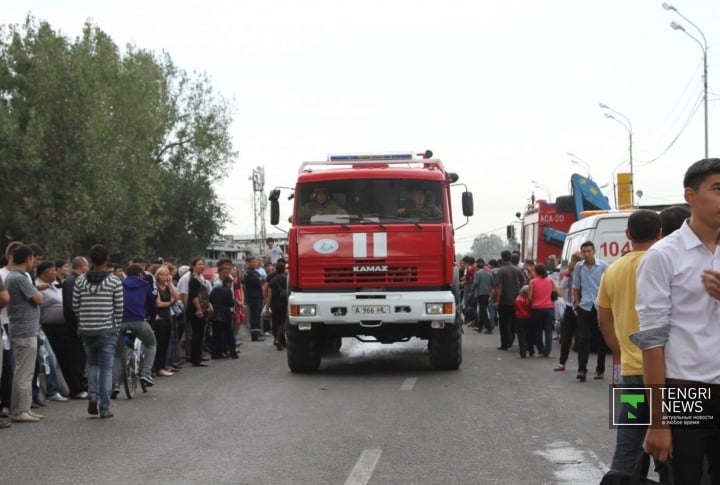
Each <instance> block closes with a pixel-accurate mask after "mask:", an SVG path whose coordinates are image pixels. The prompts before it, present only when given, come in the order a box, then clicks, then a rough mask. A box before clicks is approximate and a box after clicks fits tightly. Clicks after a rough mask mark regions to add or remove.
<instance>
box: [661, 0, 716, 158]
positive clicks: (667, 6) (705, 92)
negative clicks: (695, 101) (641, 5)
mask: <svg viewBox="0 0 720 485" xmlns="http://www.w3.org/2000/svg"><path fill="white" fill-rule="evenodd" d="M662 7H663V8H664V9H665V10H672V11H673V12H675V13H676V14H678V15H679V16H680V17H681V18H683V19H684V20H685V21H686V22H687V23H689V24H690V25H692V26H693V27H695V30H697V31H698V32H699V33H700V37H702V40H703V41H702V42H700V41H699V40H698V39H697V37H695V36H694V35H692V34H690V33H689V32H688V31H687V30H685V27H683V26H682V25H680V24H678V23H677V22H670V27H672V28H673V30H679V31H681V32H684V33H685V35H687V36H688V37H690V38H691V39H692V40H694V41H695V42H697V44H698V45H699V46H700V49H702V53H703V102H704V105H705V158H707V157H708V74H707V68H708V63H707V50H708V45H707V39H706V38H705V34H703V31H702V30H700V27H698V26H697V25H695V24H694V23H693V22H692V21H691V20H690V19H689V18H687V17H686V16H684V15H683V14H681V13H680V12H678V9H676V8H675V7H673V6H672V5H670V4H668V3H665V2H663V4H662Z"/></svg>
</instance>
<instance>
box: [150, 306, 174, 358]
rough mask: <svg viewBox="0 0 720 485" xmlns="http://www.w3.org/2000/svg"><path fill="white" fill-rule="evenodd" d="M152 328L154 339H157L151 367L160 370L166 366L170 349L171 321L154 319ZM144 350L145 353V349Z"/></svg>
mask: <svg viewBox="0 0 720 485" xmlns="http://www.w3.org/2000/svg"><path fill="white" fill-rule="evenodd" d="M171 318H172V317H171ZM154 330H155V340H156V341H157V347H156V349H157V351H156V353H155V361H154V364H153V367H154V368H155V370H160V369H164V368H166V367H167V366H168V363H167V356H168V351H169V349H170V339H171V337H172V321H171V320H164V319H158V320H155V328H154ZM145 352H146V353H147V350H146V351H145Z"/></svg>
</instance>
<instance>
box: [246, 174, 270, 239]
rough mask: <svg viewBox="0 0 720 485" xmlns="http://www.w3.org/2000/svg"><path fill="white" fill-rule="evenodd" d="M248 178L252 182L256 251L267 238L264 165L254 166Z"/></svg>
mask: <svg viewBox="0 0 720 485" xmlns="http://www.w3.org/2000/svg"><path fill="white" fill-rule="evenodd" d="M249 180H251V181H252V184H253V213H254V214H255V243H256V244H257V247H258V251H259V252H262V249H263V242H264V241H265V239H266V238H267V231H266V229H265V209H266V208H267V197H266V196H265V167H260V166H257V167H255V168H254V169H253V171H252V175H251V176H250V178H249Z"/></svg>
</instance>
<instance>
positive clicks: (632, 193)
mask: <svg viewBox="0 0 720 485" xmlns="http://www.w3.org/2000/svg"><path fill="white" fill-rule="evenodd" d="M599 106H600V107H601V108H602V109H605V110H607V111H610V112H611V113H614V114H616V115H617V116H620V117H621V118H622V120H619V119H618V118H616V117H615V116H613V115H612V114H610V113H607V112H606V113H605V118H609V119H611V120H614V121H616V122H617V123H619V124H621V125H622V126H623V127H624V128H625V129H626V130H627V132H628V139H629V142H630V143H629V152H630V206H631V207H635V173H634V172H633V129H632V123H630V120H629V119H628V117H627V116H625V115H624V114H622V113H620V112H619V111H616V110H614V109H612V108H611V107H610V106H608V105H606V104H605V103H599ZM623 120H624V121H623Z"/></svg>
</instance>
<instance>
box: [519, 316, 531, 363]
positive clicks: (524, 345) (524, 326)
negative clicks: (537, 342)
mask: <svg viewBox="0 0 720 485" xmlns="http://www.w3.org/2000/svg"><path fill="white" fill-rule="evenodd" d="M529 331H530V320H528V319H527V318H517V317H515V333H517V338H518V345H519V346H520V357H525V355H526V354H527V352H528V351H529V352H530V357H532V356H533V355H534V354H535V352H534V351H533V349H532V347H530V348H528V332H529Z"/></svg>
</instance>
